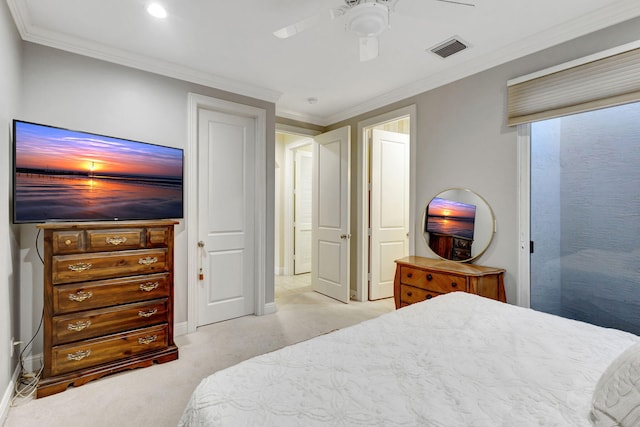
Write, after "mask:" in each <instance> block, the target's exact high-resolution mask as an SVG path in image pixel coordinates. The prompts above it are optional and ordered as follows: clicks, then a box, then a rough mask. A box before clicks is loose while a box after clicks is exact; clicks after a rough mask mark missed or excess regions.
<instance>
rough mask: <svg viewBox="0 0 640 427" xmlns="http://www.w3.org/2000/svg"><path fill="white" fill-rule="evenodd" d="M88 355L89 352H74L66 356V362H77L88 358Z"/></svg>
mask: <svg viewBox="0 0 640 427" xmlns="http://www.w3.org/2000/svg"><path fill="white" fill-rule="evenodd" d="M90 354H91V350H79V351H76V352H75V353H69V354H67V360H73V361H76V362H77V361H79V360H82V359H85V358H87V357H89V355H90Z"/></svg>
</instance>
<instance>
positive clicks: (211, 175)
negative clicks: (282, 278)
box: [197, 109, 256, 326]
mask: <svg viewBox="0 0 640 427" xmlns="http://www.w3.org/2000/svg"><path fill="white" fill-rule="evenodd" d="M198 132H199V133H198V233H199V236H198V237H199V241H200V242H201V243H202V244H204V246H203V248H202V250H201V254H200V255H201V260H200V261H201V266H202V274H203V280H201V281H200V285H199V295H198V321H197V324H198V326H201V325H206V324H209V323H213V322H219V321H222V320H227V319H231V318H234V317H240V316H244V315H247V314H252V313H253V312H254V286H253V275H252V272H253V269H254V246H255V245H254V240H255V236H254V224H253V211H254V192H255V188H254V185H255V184H254V182H255V180H254V173H255V170H254V167H253V165H254V156H255V143H256V142H255V141H256V123H255V119H254V118H247V117H241V116H235V115H230V114H225V113H221V112H215V111H208V110H203V109H201V110H200V111H199V113H198Z"/></svg>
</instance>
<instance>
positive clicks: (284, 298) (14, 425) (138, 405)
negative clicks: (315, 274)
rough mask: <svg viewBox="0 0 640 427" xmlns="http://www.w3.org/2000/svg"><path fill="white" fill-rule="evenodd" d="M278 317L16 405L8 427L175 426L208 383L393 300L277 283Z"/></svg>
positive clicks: (254, 320) (182, 344)
mask: <svg viewBox="0 0 640 427" xmlns="http://www.w3.org/2000/svg"><path fill="white" fill-rule="evenodd" d="M276 305H277V307H278V311H277V312H276V313H275V314H271V315H267V316H261V317H256V316H247V317H241V318H238V319H233V320H229V321H226V322H220V323H216V324H212V325H208V326H204V327H201V328H198V330H197V332H195V333H193V334H189V335H185V336H180V337H177V338H176V344H177V345H178V347H179V352H180V356H179V359H178V360H176V361H173V362H169V363H164V364H161V365H154V366H151V367H149V368H143V369H137V370H133V371H128V372H125V373H120V374H115V375H111V376H108V377H104V378H102V379H100V380H97V381H92V382H90V383H88V384H86V385H83V386H81V387H70V388H69V389H68V390H67V391H65V392H63V393H58V394H55V395H52V396H48V397H45V398H42V399H29V400H22V401H18V402H16V406H14V407H12V408H11V409H10V410H9V416H8V417H7V419H6V421H5V427H29V426H38V427H56V426H61V427H62V426H64V427H74V426H91V427H102V426H105V427H106V426H109V427H111V426H122V427H128V426H135V427H145V426H154V427H155V426H157V427H162V426H175V425H176V424H177V423H178V420H179V419H180V415H181V414H182V411H183V409H184V407H185V406H186V404H187V401H188V400H189V396H190V395H191V392H192V391H193V389H194V388H195V387H196V386H197V385H198V383H199V382H200V380H202V379H203V378H204V377H206V376H207V375H209V374H211V373H213V372H216V371H218V370H220V369H223V368H226V367H228V366H231V365H235V364H237V363H238V362H241V361H242V360H245V359H248V358H250V357H253V356H256V355H259V354H263V353H267V352H269V351H273V350H276V349H278V348H281V347H284V346H286V345H290V344H294V343H296V342H300V341H303V340H306V339H309V338H312V337H314V336H317V335H320V334H323V333H327V332H330V331H333V330H335V329H339V328H344V327H347V326H350V325H353V324H356V323H360V322H362V321H364V320H367V319H370V318H373V317H377V316H379V315H381V314H383V313H386V312H389V311H392V310H393V308H394V305H393V299H392V298H391V299H385V300H380V301H375V302H366V303H360V302H353V301H352V302H351V303H350V304H342V303H340V302H337V301H335V300H332V299H331V298H327V297H325V296H323V295H320V294H318V293H315V292H312V291H311V288H310V287H309V286H308V275H303V276H302V277H300V276H295V277H281V276H280V277H276Z"/></svg>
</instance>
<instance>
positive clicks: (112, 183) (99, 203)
mask: <svg viewBox="0 0 640 427" xmlns="http://www.w3.org/2000/svg"><path fill="white" fill-rule="evenodd" d="M13 150H14V151H13V172H14V174H13V222H14V223H15V224H20V223H41V222H49V221H116V220H150V219H179V218H183V206H184V203H183V158H184V156H183V150H182V149H179V148H173V147H165V146H161V145H155V144H150V143H145V142H139V141H132V140H127V139H121V138H114V137H109V136H104V135H97V134H93V133H88V132H81V131H75V130H69V129H62V128H59V127H54V126H48V125H42V124H36V123H30V122H25V121H20V120H14V121H13Z"/></svg>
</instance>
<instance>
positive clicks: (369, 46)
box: [360, 37, 378, 62]
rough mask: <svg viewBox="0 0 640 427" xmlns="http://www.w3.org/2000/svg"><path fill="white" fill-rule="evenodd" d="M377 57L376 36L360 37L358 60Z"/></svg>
mask: <svg viewBox="0 0 640 427" xmlns="http://www.w3.org/2000/svg"><path fill="white" fill-rule="evenodd" d="M377 57H378V37H360V62H365V61H370V60H372V59H375V58H377Z"/></svg>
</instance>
